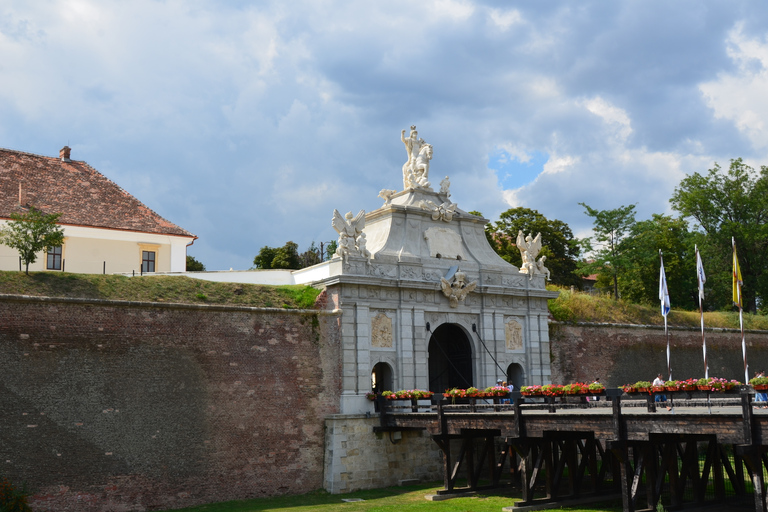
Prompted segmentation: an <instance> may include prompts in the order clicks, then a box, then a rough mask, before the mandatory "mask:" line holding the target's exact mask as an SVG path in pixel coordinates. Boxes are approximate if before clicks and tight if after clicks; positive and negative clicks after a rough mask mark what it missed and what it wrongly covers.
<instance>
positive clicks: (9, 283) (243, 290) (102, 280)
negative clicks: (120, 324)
mask: <svg viewBox="0 0 768 512" xmlns="http://www.w3.org/2000/svg"><path fill="white" fill-rule="evenodd" d="M0 293H2V294H11V295H32V296H44V297H73V298H88V299H105V300H128V301H142V302H172V303H182V304H219V305H233V306H251V307H279V308H286V309H312V308H313V307H314V303H315V299H317V296H318V295H319V293H320V291H319V290H316V289H314V288H312V287H310V286H301V285H293V286H262V285H255V284H239V283H215V282H212V281H202V280H200V279H192V278H189V277H186V276H144V277H140V276H136V277H126V276H118V275H103V274H70V273H62V272H30V273H29V275H26V274H24V273H23V272H16V271H10V272H8V271H6V272H2V271H0Z"/></svg>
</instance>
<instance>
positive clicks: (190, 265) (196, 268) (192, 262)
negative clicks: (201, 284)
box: [187, 254, 205, 272]
mask: <svg viewBox="0 0 768 512" xmlns="http://www.w3.org/2000/svg"><path fill="white" fill-rule="evenodd" d="M203 271H205V265H203V264H202V263H200V262H199V261H197V260H196V259H195V257H194V256H190V255H189V254H187V272H203Z"/></svg>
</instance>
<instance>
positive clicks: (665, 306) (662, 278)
mask: <svg viewBox="0 0 768 512" xmlns="http://www.w3.org/2000/svg"><path fill="white" fill-rule="evenodd" d="M659 264H660V266H659V300H660V301H661V314H662V316H663V317H664V336H665V337H666V338H667V375H668V378H667V380H672V366H671V364H670V359H669V330H667V314H668V313H669V290H667V276H666V274H665V273H664V256H663V255H662V253H661V249H659Z"/></svg>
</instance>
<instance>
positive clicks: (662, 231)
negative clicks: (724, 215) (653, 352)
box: [618, 214, 698, 309]
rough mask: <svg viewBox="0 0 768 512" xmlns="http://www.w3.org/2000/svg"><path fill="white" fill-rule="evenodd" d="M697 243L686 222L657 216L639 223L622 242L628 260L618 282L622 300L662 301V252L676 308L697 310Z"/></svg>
mask: <svg viewBox="0 0 768 512" xmlns="http://www.w3.org/2000/svg"><path fill="white" fill-rule="evenodd" d="M694 244H695V236H694V234H693V233H691V232H690V231H689V230H688V223H687V222H686V221H685V220H684V219H679V218H678V219H675V218H672V217H670V216H668V215H659V214H654V215H653V216H652V217H651V219H649V220H642V221H638V222H636V223H635V224H634V225H633V226H632V227H631V228H630V230H629V233H628V234H627V236H626V237H625V238H624V240H622V241H621V246H622V247H621V252H622V254H624V257H625V259H626V265H625V266H624V268H623V270H622V272H621V273H620V275H619V279H618V281H619V286H620V288H621V296H622V298H624V299H627V300H629V301H632V302H638V303H646V304H657V303H658V302H659V264H660V261H659V251H660V250H661V251H662V253H663V255H664V271H665V274H666V277H667V286H668V289H669V298H670V302H671V303H672V306H673V307H675V308H681V309H696V308H697V307H698V302H696V300H697V297H698V292H697V283H696V271H695V267H696V265H695V260H694V259H693V254H694Z"/></svg>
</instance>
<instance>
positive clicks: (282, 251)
mask: <svg viewBox="0 0 768 512" xmlns="http://www.w3.org/2000/svg"><path fill="white" fill-rule="evenodd" d="M298 249H299V246H298V244H296V243H294V242H288V243H286V244H285V245H284V246H282V247H268V246H266V245H265V246H264V247H262V248H261V250H260V251H259V254H257V255H256V257H255V258H253V264H254V266H255V267H256V268H258V269H264V270H266V269H290V270H295V269H299V268H301V264H300V262H299V251H298Z"/></svg>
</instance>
